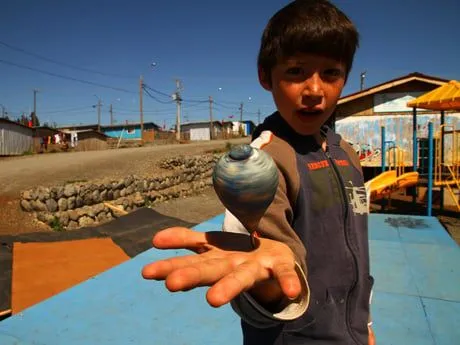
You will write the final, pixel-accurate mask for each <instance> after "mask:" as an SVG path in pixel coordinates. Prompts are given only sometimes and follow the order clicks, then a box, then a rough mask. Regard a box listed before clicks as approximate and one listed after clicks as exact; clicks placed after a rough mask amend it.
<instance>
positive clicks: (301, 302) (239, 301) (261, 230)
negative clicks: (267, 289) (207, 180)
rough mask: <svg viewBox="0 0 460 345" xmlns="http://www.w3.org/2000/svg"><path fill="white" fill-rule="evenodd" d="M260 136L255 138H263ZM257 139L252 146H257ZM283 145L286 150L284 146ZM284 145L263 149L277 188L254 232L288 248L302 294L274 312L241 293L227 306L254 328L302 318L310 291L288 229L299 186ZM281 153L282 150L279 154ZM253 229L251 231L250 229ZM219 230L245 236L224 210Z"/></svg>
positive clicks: (298, 246)
mask: <svg viewBox="0 0 460 345" xmlns="http://www.w3.org/2000/svg"><path fill="white" fill-rule="evenodd" d="M263 135H264V133H262V134H261V136H260V137H259V138H258V140H259V139H260V138H262V139H263V138H264V136H263ZM257 144H260V142H259V143H257V140H256V141H255V142H253V144H252V145H253V146H256V147H257ZM284 146H286V147H284ZM289 149H290V147H289V146H288V145H282V143H273V142H270V143H269V144H268V145H264V150H265V151H266V152H267V153H269V154H270V155H271V156H272V157H273V159H274V160H275V162H276V164H277V167H278V175H279V185H278V189H277V192H276V195H275V198H274V200H273V202H272V204H271V205H270V206H269V207H268V209H267V211H266V212H265V214H264V216H263V217H262V219H261V220H260V222H259V225H258V227H257V229H256V230H257V233H258V235H259V236H260V237H262V238H268V239H271V240H275V241H280V242H283V243H285V244H286V245H288V246H289V247H290V248H291V250H292V251H293V253H294V256H295V258H296V267H295V269H296V271H297V274H298V276H299V279H300V282H301V287H302V291H301V293H300V295H299V297H298V298H297V299H296V300H289V299H287V298H285V299H283V300H282V301H281V302H280V305H279V306H278V308H275V309H276V310H277V312H273V311H270V310H269V309H268V308H267V307H265V306H263V305H262V304H260V303H259V302H257V301H256V300H255V299H254V298H253V297H252V296H251V295H250V293H248V292H244V293H241V294H240V295H239V296H237V297H236V298H235V299H234V300H233V301H232V303H231V305H232V307H233V309H234V310H235V312H236V313H237V314H238V315H239V316H240V317H241V318H242V319H243V320H244V321H246V322H247V323H249V324H251V325H253V326H254V327H258V328H266V327H272V326H274V325H276V324H278V323H280V322H285V321H291V320H295V319H297V318H299V317H300V316H302V315H303V314H304V313H305V312H306V310H307V308H308V304H309V299H310V289H309V286H308V281H307V264H306V249H305V247H304V245H303V243H302V241H301V240H300V238H299V237H298V236H297V234H296V232H295V231H294V229H293V228H292V226H291V224H292V222H293V218H294V213H293V209H294V203H293V200H296V198H297V195H298V190H299V186H300V181H299V176H298V171H297V167H296V166H295V164H294V165H293V162H296V160H295V154H294V152H293V151H291V150H289ZM283 150H284V151H283ZM251 230H253V229H251ZM223 231H228V232H237V233H246V234H249V231H248V230H247V229H245V227H244V226H243V225H242V224H241V222H239V220H238V219H237V218H236V217H235V216H234V215H233V214H231V213H230V212H229V211H228V210H227V211H226V213H225V218H224V223H223Z"/></svg>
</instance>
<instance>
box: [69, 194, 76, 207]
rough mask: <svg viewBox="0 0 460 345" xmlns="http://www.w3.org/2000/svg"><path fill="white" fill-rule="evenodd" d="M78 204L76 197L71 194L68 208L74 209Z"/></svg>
mask: <svg viewBox="0 0 460 345" xmlns="http://www.w3.org/2000/svg"><path fill="white" fill-rule="evenodd" d="M75 206H76V198H75V197H74V196H71V197H70V198H68V199H67V209H69V210H73V209H74V208H75Z"/></svg>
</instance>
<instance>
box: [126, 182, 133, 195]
mask: <svg viewBox="0 0 460 345" xmlns="http://www.w3.org/2000/svg"><path fill="white" fill-rule="evenodd" d="M134 190H135V186H134V185H131V186H129V187H127V188H126V191H125V196H128V195H131V194H133V193H134Z"/></svg>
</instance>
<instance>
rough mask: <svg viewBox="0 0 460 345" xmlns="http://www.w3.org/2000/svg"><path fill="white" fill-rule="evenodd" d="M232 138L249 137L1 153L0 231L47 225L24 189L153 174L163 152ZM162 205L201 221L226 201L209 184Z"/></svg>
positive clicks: (188, 150) (197, 150)
mask: <svg viewBox="0 0 460 345" xmlns="http://www.w3.org/2000/svg"><path fill="white" fill-rule="evenodd" d="M229 142H230V143H231V144H238V143H248V142H249V139H248V138H245V139H232V140H216V141H212V142H208V141H206V142H199V143H190V144H177V145H161V146H160V145H159V146H146V147H141V148H126V149H119V150H104V151H88V152H68V153H53V154H42V155H34V156H24V157H17V158H3V159H0V235H6V234H17V233H26V232H32V231H49V229H48V228H47V227H43V226H41V225H40V224H39V223H37V222H36V221H35V220H34V219H33V217H32V216H31V214H28V213H26V212H23V211H22V210H21V209H20V207H19V197H20V193H21V191H23V190H26V189H30V188H34V187H36V186H47V187H49V186H54V185H59V184H63V183H66V182H71V181H93V180H98V179H102V178H108V179H117V178H123V177H126V176H128V175H130V174H135V175H139V176H143V175H150V176H151V175H152V174H155V172H156V171H158V170H159V168H158V166H157V163H158V162H159V161H160V160H162V159H164V158H167V157H176V156H180V155H186V156H193V155H198V154H203V153H205V152H209V151H212V150H223V149H225V148H226V145H227V143H229ZM158 211H159V212H161V213H163V214H166V215H170V216H174V217H178V218H181V219H184V220H187V221H190V222H197V223H199V222H202V221H204V220H206V219H209V218H210V217H212V216H214V215H217V214H219V213H221V212H222V211H223V207H222V206H221V204H220V202H219V200H218V199H217V197H216V196H215V194H214V191H213V190H212V189H209V190H207V191H205V192H204V193H202V195H199V196H194V197H190V198H187V199H181V200H177V201H176V202H169V203H164V204H161V205H158Z"/></svg>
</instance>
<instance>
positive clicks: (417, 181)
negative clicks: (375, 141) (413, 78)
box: [366, 81, 460, 216]
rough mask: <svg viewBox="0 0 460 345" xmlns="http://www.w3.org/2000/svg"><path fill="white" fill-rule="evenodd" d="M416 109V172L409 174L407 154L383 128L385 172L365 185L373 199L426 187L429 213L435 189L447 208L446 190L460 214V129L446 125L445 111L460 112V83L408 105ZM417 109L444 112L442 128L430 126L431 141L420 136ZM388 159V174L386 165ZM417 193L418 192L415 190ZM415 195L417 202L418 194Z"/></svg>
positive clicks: (383, 169) (381, 155)
mask: <svg viewBox="0 0 460 345" xmlns="http://www.w3.org/2000/svg"><path fill="white" fill-rule="evenodd" d="M407 105H408V106H410V107H412V108H413V155H412V156H413V163H412V167H413V171H412V172H406V170H407V164H405V162H406V160H405V154H406V152H405V151H403V150H401V149H400V148H399V147H398V146H397V145H396V143H395V142H393V141H386V140H385V127H383V126H382V127H381V152H380V158H381V167H382V173H381V174H380V175H378V176H376V177H375V178H373V179H371V180H370V181H367V182H366V190H367V192H368V198H369V199H370V200H378V199H382V198H385V197H387V198H388V200H389V201H391V194H392V193H393V192H395V191H397V190H402V189H404V188H407V187H411V186H416V187H417V186H420V185H425V186H427V187H428V188H427V213H428V215H429V216H430V215H431V213H432V204H433V188H439V189H440V197H441V200H440V208H441V209H442V208H443V205H444V189H446V190H447V192H448V193H449V195H450V196H451V199H452V200H453V203H454V205H455V207H456V209H457V210H458V211H460V203H459V197H460V194H459V193H460V155H459V152H460V139H459V134H460V130H459V129H457V128H456V125H455V124H453V125H448V124H446V123H445V113H444V112H445V111H447V110H456V109H460V83H459V82H457V81H451V82H449V83H447V84H445V85H443V86H441V87H439V88H437V89H435V90H433V91H431V92H428V93H427V94H425V95H422V96H420V97H418V98H417V99H414V100H412V101H410V102H408V104H407ZM417 108H421V109H427V110H439V111H441V119H440V125H439V128H438V129H437V130H436V133H434V129H433V126H434V124H433V122H429V123H428V138H418V137H417ZM387 160H388V171H387V164H386V162H387ZM416 193H417V189H416ZM416 193H414V195H413V197H414V202H415V198H416V196H417V194H416Z"/></svg>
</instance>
